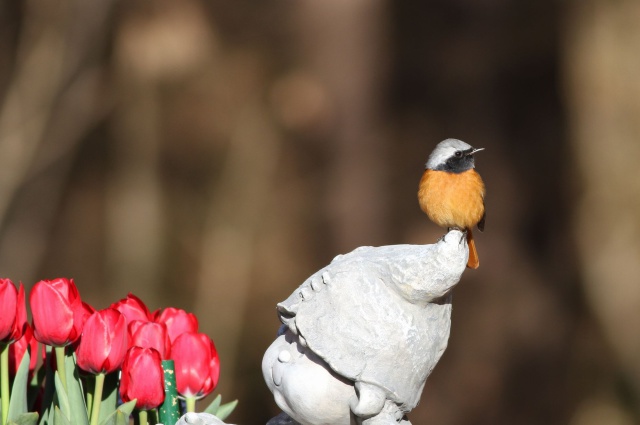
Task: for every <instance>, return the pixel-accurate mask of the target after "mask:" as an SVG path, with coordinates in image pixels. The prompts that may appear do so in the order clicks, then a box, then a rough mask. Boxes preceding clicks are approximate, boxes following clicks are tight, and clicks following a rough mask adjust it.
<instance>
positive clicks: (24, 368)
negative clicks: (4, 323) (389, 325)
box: [8, 351, 37, 421]
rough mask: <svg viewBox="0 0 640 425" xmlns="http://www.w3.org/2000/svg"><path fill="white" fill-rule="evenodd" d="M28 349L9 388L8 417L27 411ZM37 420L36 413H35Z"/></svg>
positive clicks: (16, 416) (14, 416)
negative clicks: (11, 386)
mask: <svg viewBox="0 0 640 425" xmlns="http://www.w3.org/2000/svg"><path fill="white" fill-rule="evenodd" d="M29 360H30V356H29V351H26V352H25V353H24V357H22V361H21V362H20V366H18V371H17V372H16V377H15V380H14V381H13V388H12V389H11V396H12V397H11V398H10V399H9V412H8V419H9V420H10V421H11V420H14V419H17V418H18V417H19V416H20V415H22V414H23V413H27V412H28V411H29V407H28V406H27V384H28V382H27V381H28V380H29ZM36 420H37V415H36Z"/></svg>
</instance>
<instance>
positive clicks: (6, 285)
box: [0, 279, 27, 344]
mask: <svg viewBox="0 0 640 425" xmlns="http://www.w3.org/2000/svg"><path fill="white" fill-rule="evenodd" d="M0 306H2V309H1V310H0V343H3V344H11V343H12V342H14V341H17V340H18V339H20V338H21V337H22V335H23V334H24V332H25V330H26V325H27V306H26V305H25V303H24V286H23V285H22V282H20V289H16V287H15V285H14V284H13V282H12V281H11V280H10V279H0Z"/></svg>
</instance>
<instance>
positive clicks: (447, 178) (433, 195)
mask: <svg viewBox="0 0 640 425" xmlns="http://www.w3.org/2000/svg"><path fill="white" fill-rule="evenodd" d="M483 149H484V148H480V149H475V148H474V147H473V146H471V145H468V144H466V143H465V142H463V141H461V140H457V139H447V140H444V141H442V142H440V143H438V145H437V146H436V148H435V149H434V150H433V152H431V155H429V159H428V160H427V163H426V165H425V170H424V173H423V174H422V178H421V179H420V185H419V186H418V201H419V202H420V208H421V209H422V211H424V212H425V213H426V214H427V215H428V216H429V218H430V219H431V221H433V222H434V223H435V224H437V225H438V226H440V227H446V228H447V229H448V230H450V229H459V230H461V231H463V232H465V233H466V236H467V245H469V260H468V261H467V267H470V268H472V269H477V268H478V266H479V265H480V260H479V259H478V252H477V251H476V244H475V242H474V240H473V233H472V232H471V228H472V227H473V226H475V225H476V224H477V225H478V229H480V231H481V232H482V231H483V230H484V219H485V211H484V194H485V188H484V182H483V181H482V178H481V177H480V174H478V173H477V172H476V170H474V167H475V164H474V154H475V153H476V152H479V151H481V150H483Z"/></svg>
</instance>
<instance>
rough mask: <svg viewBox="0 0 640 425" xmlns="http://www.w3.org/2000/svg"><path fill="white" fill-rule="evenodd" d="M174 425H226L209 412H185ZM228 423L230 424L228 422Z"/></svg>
mask: <svg viewBox="0 0 640 425" xmlns="http://www.w3.org/2000/svg"><path fill="white" fill-rule="evenodd" d="M176 425H228V424H225V423H224V422H222V421H221V420H220V419H218V418H217V417H215V416H214V415H212V414H211V413H187V414H185V415H183V416H182V417H181V418H180V419H179V420H178V422H176ZM229 425H230V424H229Z"/></svg>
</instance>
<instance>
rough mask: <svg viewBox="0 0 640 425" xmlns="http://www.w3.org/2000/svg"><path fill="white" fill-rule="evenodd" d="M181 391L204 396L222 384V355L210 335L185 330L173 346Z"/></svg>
mask: <svg viewBox="0 0 640 425" xmlns="http://www.w3.org/2000/svg"><path fill="white" fill-rule="evenodd" d="M171 358H172V359H173V360H174V362H175V370H176V384H177V387H178V393H179V394H180V395H182V396H184V397H196V398H200V397H204V396H206V395H207V394H209V393H210V392H211V391H213V390H214V389H215V387H216V385H218V377H219V376H220V359H219V358H218V352H217V351H216V347H215V345H213V341H211V338H209V337H208V336H207V335H205V334H203V333H196V332H185V333H183V334H182V335H180V336H179V337H178V338H176V340H175V342H174V343H173V345H172V346H171Z"/></svg>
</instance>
